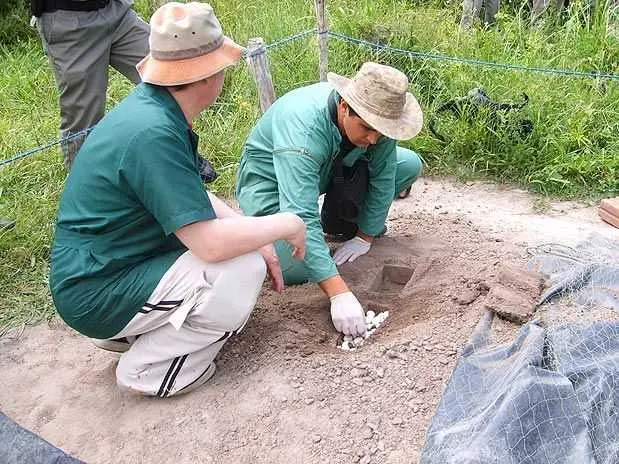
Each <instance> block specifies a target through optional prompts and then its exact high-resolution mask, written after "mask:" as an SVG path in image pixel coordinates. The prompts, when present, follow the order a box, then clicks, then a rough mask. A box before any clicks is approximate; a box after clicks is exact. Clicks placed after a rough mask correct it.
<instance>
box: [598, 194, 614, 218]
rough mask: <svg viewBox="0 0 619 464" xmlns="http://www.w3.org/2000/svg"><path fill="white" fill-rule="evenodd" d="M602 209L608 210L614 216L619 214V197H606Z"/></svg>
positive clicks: (601, 205)
mask: <svg viewBox="0 0 619 464" xmlns="http://www.w3.org/2000/svg"><path fill="white" fill-rule="evenodd" d="M600 209H603V210H605V211H607V212H608V213H610V214H612V215H613V216H619V197H615V198H606V199H605V200H602V203H600Z"/></svg>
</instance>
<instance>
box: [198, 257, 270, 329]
mask: <svg viewBox="0 0 619 464" xmlns="http://www.w3.org/2000/svg"><path fill="white" fill-rule="evenodd" d="M220 264H221V265H222V266H223V269H222V272H221V274H220V277H219V278H218V279H217V280H216V281H215V282H214V287H215V288H213V289H212V290H211V291H215V292H216V293H219V292H226V295H223V298H222V301H225V302H226V303H225V304H226V307H221V308H213V312H212V313H210V315H207V317H208V318H209V319H211V318H212V320H213V319H214V321H215V322H216V323H217V324H218V325H220V326H222V327H225V328H227V329H228V330H238V329H240V328H241V327H242V326H243V325H245V322H247V319H248V318H249V316H250V314H251V312H252V310H253V309H254V306H255V304H256V300H257V298H258V294H259V293H260V290H261V288H262V284H263V282H264V279H265V277H266V264H265V262H264V259H263V258H262V255H261V254H260V253H258V252H251V253H247V254H244V255H241V256H238V257H236V258H233V259H231V260H228V261H226V262H224V263H220ZM207 298H208V297H207ZM209 312H210V311H209Z"/></svg>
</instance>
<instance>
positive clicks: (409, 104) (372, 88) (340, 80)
mask: <svg viewBox="0 0 619 464" xmlns="http://www.w3.org/2000/svg"><path fill="white" fill-rule="evenodd" d="M327 80H328V81H329V83H330V84H331V85H332V86H333V88H334V89H335V90H336V91H337V92H338V93H339V94H340V95H341V96H342V98H343V99H344V100H346V103H348V104H349V105H350V106H351V108H352V109H353V110H355V112H356V113H357V114H358V115H359V117H361V119H363V120H364V121H365V122H367V123H368V124H369V125H370V126H371V127H372V128H373V129H375V130H377V131H378V132H380V133H381V134H383V135H385V136H387V137H389V138H390V139H394V140H408V139H412V138H413V137H414V136H416V135H417V134H418V133H419V132H420V131H421V128H422V126H423V113H422V111H421V107H420V106H419V103H418V102H417V99H415V97H414V96H413V95H412V94H411V93H409V92H407V90H408V78H407V77H406V75H405V74H404V73H403V72H401V71H398V70H397V69H395V68H392V67H390V66H385V65H382V64H378V63H372V62H368V63H364V64H363V65H362V66H361V69H359V71H358V72H357V74H356V75H355V77H353V78H352V79H348V78H346V77H342V76H340V75H338V74H335V73H328V74H327Z"/></svg>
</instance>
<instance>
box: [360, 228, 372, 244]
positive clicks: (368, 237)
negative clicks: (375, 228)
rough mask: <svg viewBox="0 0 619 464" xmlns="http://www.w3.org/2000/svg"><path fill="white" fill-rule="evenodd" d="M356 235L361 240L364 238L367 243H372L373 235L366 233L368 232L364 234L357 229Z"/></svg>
mask: <svg viewBox="0 0 619 464" xmlns="http://www.w3.org/2000/svg"><path fill="white" fill-rule="evenodd" d="M357 237H359V238H360V239H362V240H365V241H366V242H368V243H372V241H373V240H374V237H373V236H371V235H368V234H364V233H363V232H361V231H360V230H358V231H357Z"/></svg>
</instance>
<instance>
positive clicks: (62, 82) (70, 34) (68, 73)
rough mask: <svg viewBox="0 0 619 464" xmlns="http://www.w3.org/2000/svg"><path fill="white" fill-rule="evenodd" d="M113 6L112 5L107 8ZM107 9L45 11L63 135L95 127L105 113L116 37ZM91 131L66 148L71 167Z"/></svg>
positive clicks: (44, 35)
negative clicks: (110, 28) (113, 37)
mask: <svg viewBox="0 0 619 464" xmlns="http://www.w3.org/2000/svg"><path fill="white" fill-rule="evenodd" d="M107 8H110V5H108V6H107V7H105V8H103V9H102V10H105V9H107ZM102 10H97V11H66V10H57V11H54V12H53V13H44V14H43V15H42V16H41V17H40V18H39V19H38V20H37V27H38V29H39V34H40V35H41V40H42V42H43V47H44V49H45V51H46V53H47V55H48V57H49V61H50V63H51V65H52V68H53V71H54V75H55V78H56V84H57V86H58V91H59V94H60V101H59V103H60V132H61V136H62V137H67V136H69V135H71V134H75V133H77V132H80V131H82V130H83V129H86V128H88V127H91V126H93V125H94V124H96V123H97V122H99V120H100V119H101V118H102V117H103V114H104V112H105V95H106V91H107V72H108V69H107V68H108V65H109V51H110V43H111V42H110V38H109V34H108V30H107V27H108V25H107V24H106V22H105V20H104V17H103V15H102V14H101V11H102ZM85 138H86V137H85V135H81V136H79V137H75V138H73V139H71V140H68V141H66V142H64V143H63V144H62V146H61V148H62V151H63V155H64V159H65V166H66V167H67V168H70V167H71V164H72V163H73V160H74V159H75V155H76V154H77V151H78V150H79V148H80V147H81V146H82V143H83V142H84V139H85Z"/></svg>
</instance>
